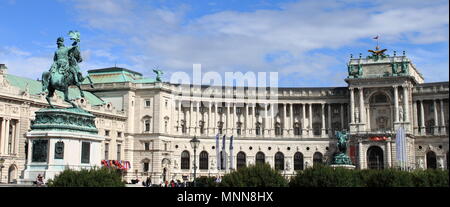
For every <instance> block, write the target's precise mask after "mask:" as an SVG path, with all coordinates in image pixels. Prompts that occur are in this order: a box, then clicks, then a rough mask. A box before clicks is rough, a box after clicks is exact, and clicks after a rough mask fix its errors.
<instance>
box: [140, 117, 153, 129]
mask: <svg viewBox="0 0 450 207" xmlns="http://www.w3.org/2000/svg"><path fill="white" fill-rule="evenodd" d="M142 120H143V121H144V132H150V131H151V130H152V117H151V116H144V117H143V118H142Z"/></svg>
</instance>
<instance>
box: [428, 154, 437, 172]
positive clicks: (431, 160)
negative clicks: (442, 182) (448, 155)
mask: <svg viewBox="0 0 450 207" xmlns="http://www.w3.org/2000/svg"><path fill="white" fill-rule="evenodd" d="M436 168H437V160H436V153H434V152H433V151H429V152H427V169H436Z"/></svg>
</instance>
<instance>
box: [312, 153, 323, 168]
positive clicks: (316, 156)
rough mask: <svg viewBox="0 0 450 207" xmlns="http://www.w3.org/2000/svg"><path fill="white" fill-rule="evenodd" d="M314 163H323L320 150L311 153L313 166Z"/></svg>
mask: <svg viewBox="0 0 450 207" xmlns="http://www.w3.org/2000/svg"><path fill="white" fill-rule="evenodd" d="M316 164H323V155H322V153H320V152H315V153H314V155H313V166H314V165H316Z"/></svg>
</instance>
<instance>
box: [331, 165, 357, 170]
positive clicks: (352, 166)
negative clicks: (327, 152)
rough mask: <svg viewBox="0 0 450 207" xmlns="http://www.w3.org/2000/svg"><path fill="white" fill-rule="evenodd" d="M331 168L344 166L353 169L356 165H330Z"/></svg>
mask: <svg viewBox="0 0 450 207" xmlns="http://www.w3.org/2000/svg"><path fill="white" fill-rule="evenodd" d="M330 166H331V167H332V168H338V167H340V168H345V169H350V170H354V169H355V168H356V166H354V165H330Z"/></svg>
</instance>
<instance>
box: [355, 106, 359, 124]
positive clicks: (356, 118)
mask: <svg viewBox="0 0 450 207" xmlns="http://www.w3.org/2000/svg"><path fill="white" fill-rule="evenodd" d="M355 122H357V123H359V122H360V121H359V110H358V108H355Z"/></svg>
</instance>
